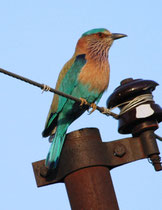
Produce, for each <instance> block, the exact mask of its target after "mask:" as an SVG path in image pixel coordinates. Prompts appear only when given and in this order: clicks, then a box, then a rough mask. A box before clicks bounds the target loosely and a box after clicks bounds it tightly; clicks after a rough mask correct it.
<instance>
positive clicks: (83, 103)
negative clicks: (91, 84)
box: [80, 98, 88, 106]
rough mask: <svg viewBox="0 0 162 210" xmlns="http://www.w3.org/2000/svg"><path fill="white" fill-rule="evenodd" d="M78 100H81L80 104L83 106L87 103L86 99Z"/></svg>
mask: <svg viewBox="0 0 162 210" xmlns="http://www.w3.org/2000/svg"><path fill="white" fill-rule="evenodd" d="M80 100H81V103H80V106H83V105H87V104H88V102H87V101H86V99H84V98H80Z"/></svg>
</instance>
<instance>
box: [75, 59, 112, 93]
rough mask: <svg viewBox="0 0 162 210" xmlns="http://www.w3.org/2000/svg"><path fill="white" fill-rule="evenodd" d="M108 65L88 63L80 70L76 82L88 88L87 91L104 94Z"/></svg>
mask: <svg viewBox="0 0 162 210" xmlns="http://www.w3.org/2000/svg"><path fill="white" fill-rule="evenodd" d="M109 71H110V70H109V63H108V61H106V62H103V63H98V62H96V63H94V62H88V61H87V63H86V64H85V66H84V67H83V68H82V70H81V72H80V74H79V76H78V80H79V82H81V83H82V84H84V85H88V86H89V90H90V91H91V90H93V91H97V92H98V93H102V92H104V91H105V90H106V89H107V87H108V83H109Z"/></svg>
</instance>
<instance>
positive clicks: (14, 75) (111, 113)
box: [0, 68, 119, 119]
mask: <svg viewBox="0 0 162 210" xmlns="http://www.w3.org/2000/svg"><path fill="white" fill-rule="evenodd" d="M0 72H1V73H3V74H6V75H8V76H10V77H13V78H16V79H19V80H21V81H24V82H26V83H29V84H31V85H34V86H36V87H39V88H41V89H42V90H43V91H50V92H52V93H55V94H58V95H60V96H63V97H66V98H68V99H70V100H73V101H76V102H77V103H79V104H80V103H82V100H81V99H79V98H76V97H74V96H71V95H68V94H66V93H63V92H61V91H59V90H56V89H54V88H51V87H49V86H48V85H45V84H40V83H38V82H35V81H33V80H31V79H28V78H26V77H23V76H20V75H18V74H15V73H12V72H9V71H7V70H5V69H2V68H0ZM86 106H87V109H88V107H90V106H91V104H90V103H87V105H86ZM96 109H97V110H98V111H100V112H101V113H103V114H106V115H111V116H112V117H114V118H115V119H118V118H119V115H118V114H115V113H113V112H111V111H110V110H109V109H106V108H105V107H99V106H96ZM105 109H106V110H107V112H106V113H104V112H105Z"/></svg>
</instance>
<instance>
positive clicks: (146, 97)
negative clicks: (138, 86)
mask: <svg viewBox="0 0 162 210" xmlns="http://www.w3.org/2000/svg"><path fill="white" fill-rule="evenodd" d="M148 101H153V96H152V95H151V94H143V95H140V96H137V97H135V98H134V99H133V100H130V101H126V102H124V103H122V104H119V105H118V107H120V106H123V105H124V104H126V105H125V106H123V108H122V109H121V111H120V115H122V114H124V113H126V112H128V111H129V110H130V109H132V108H134V107H136V106H139V105H140V104H144V103H146V102H148Z"/></svg>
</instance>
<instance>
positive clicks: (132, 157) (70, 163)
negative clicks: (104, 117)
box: [32, 128, 159, 187]
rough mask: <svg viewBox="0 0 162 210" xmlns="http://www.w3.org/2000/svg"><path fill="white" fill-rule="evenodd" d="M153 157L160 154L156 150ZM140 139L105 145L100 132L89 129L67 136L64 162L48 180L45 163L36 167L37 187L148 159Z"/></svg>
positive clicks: (35, 164) (61, 160)
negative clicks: (79, 172) (93, 169)
mask: <svg viewBox="0 0 162 210" xmlns="http://www.w3.org/2000/svg"><path fill="white" fill-rule="evenodd" d="M153 154H159V151H158V148H155V149H154V151H153ZM147 157H148V154H147V153H146V152H145V150H144V147H143V144H142V142H141V138H140V137H134V138H125V139H120V140H115V141H111V142H102V141H101V137H100V133H99V130H98V129H96V128H85V129H81V130H78V131H74V132H71V133H69V134H67V136H66V141H65V144H64V147H63V151H62V154H61V157H60V161H59V164H58V167H57V169H56V170H54V171H52V172H51V173H50V174H48V176H46V175H45V176H44V175H43V174H44V173H45V174H46V172H47V168H46V167H45V165H44V163H45V160H41V161H37V162H34V163H32V165H33V170H34V174H35V178H36V182H37V186H38V187H41V186H45V185H49V184H53V183H58V182H63V180H64V178H65V177H66V176H67V175H69V174H71V173H72V172H75V171H77V170H80V169H82V168H87V167H92V166H105V167H108V168H109V169H112V168H115V167H117V166H120V165H123V164H126V163H130V162H132V161H136V160H139V159H143V158H147Z"/></svg>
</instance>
